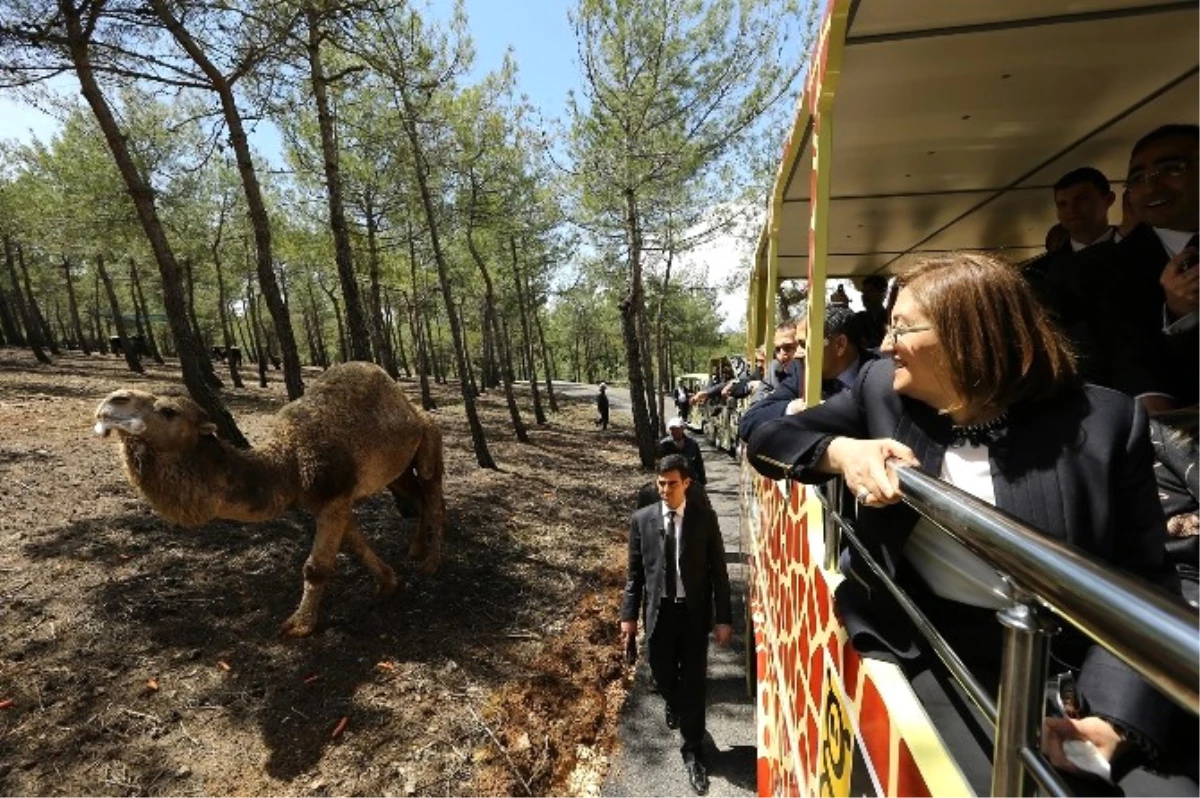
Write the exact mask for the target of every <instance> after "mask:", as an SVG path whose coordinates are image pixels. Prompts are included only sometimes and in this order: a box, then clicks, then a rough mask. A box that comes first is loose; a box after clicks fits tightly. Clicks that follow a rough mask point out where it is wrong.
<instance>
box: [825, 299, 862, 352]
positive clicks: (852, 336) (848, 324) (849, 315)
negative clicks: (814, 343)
mask: <svg viewBox="0 0 1200 798" xmlns="http://www.w3.org/2000/svg"><path fill="white" fill-rule="evenodd" d="M858 327H859V325H858V314H857V313H855V312H854V311H853V310H851V309H850V308H848V307H845V306H844V305H827V306H826V307H825V338H826V340H828V339H830V338H832V337H833V336H835V335H844V336H846V339H847V340H849V341H850V343H852V344H854V345H855V346H858V341H859V329H858Z"/></svg>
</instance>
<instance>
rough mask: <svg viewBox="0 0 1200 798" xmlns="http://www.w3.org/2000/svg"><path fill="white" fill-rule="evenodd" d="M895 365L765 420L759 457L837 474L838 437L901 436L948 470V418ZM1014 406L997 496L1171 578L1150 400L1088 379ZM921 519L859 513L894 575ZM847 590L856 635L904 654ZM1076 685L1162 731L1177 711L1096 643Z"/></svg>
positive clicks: (1111, 712) (806, 474)
mask: <svg viewBox="0 0 1200 798" xmlns="http://www.w3.org/2000/svg"><path fill="white" fill-rule="evenodd" d="M894 373H895V366H894V365H893V363H892V361H890V360H877V361H874V362H872V363H867V364H866V365H865V366H864V368H863V370H862V371H861V372H860V373H859V375H858V380H857V381H856V383H855V387H854V389H853V390H851V391H846V392H843V393H840V394H838V395H837V396H834V397H832V398H831V399H829V400H828V401H826V402H824V403H823V404H821V405H818V406H816V407H813V408H810V409H809V410H806V411H804V412H803V413H800V414H798V415H795V416H785V417H783V418H781V419H779V420H777V421H773V422H770V423H768V424H765V425H763V427H762V428H760V429H759V430H757V431H756V432H755V434H754V435H753V436H752V437H751V438H750V441H749V445H748V456H749V461H750V463H751V464H752V465H753V466H754V468H755V469H757V470H758V471H759V472H761V473H763V474H765V475H767V476H770V477H772V478H774V479H780V478H783V477H784V476H785V475H786V473H788V472H790V473H791V474H793V475H794V476H797V477H798V478H799V479H800V480H801V481H804V482H812V483H816V482H821V481H824V480H827V479H829V478H830V476H829V475H828V474H823V473H819V472H817V471H816V470H815V469H814V466H815V465H816V461H817V460H818V459H819V457H820V455H821V454H822V453H823V452H824V448H825V444H826V443H827V441H828V440H830V439H831V438H832V437H834V436H846V437H851V438H859V439H866V438H894V439H895V440H898V441H899V442H901V443H903V444H905V445H906V446H908V447H909V448H911V449H912V450H913V452H914V453H915V454H916V456H917V458H918V459H919V460H920V461H921V467H922V470H924V471H926V472H927V473H931V474H934V475H938V474H940V473H941V468H942V460H943V458H944V456H945V453H946V448H947V446H948V445H949V443H950V432H951V424H950V421H949V419H948V418H947V417H946V416H943V415H939V414H938V413H937V411H936V410H934V409H933V408H931V407H929V406H928V405H926V404H924V403H922V402H919V401H917V400H915V399H911V398H909V397H905V396H900V395H899V394H897V393H896V392H895V391H894V390H893V389H892V377H893V374H894ZM1009 417H1010V421H1009V424H1008V429H1007V432H1006V433H1005V434H1004V435H1003V437H1002V438H1001V439H999V440H998V441H997V442H996V443H995V444H993V445H992V446H991V447H989V455H990V458H989V459H990V462H991V469H992V482H993V487H994V489H995V495H996V506H997V507H998V508H999V509H1001V510H1003V511H1005V512H1007V513H1009V514H1011V515H1013V516H1015V517H1017V518H1019V519H1020V520H1022V521H1024V522H1025V523H1027V524H1030V525H1031V526H1034V527H1036V528H1038V529H1040V530H1041V531H1043V532H1044V533H1046V534H1047V535H1049V536H1050V537H1053V538H1056V539H1058V540H1062V541H1065V542H1067V543H1071V544H1073V545H1076V546H1078V547H1080V548H1081V549H1084V550H1086V551H1089V552H1091V553H1092V554H1094V555H1097V556H1099V557H1100V558H1102V559H1104V560H1106V561H1107V562H1109V563H1110V564H1112V565H1114V566H1117V567H1120V568H1125V569H1127V570H1129V571H1132V572H1134V573H1136V574H1138V575H1140V576H1142V577H1144V578H1146V579H1148V580H1150V581H1153V582H1155V583H1157V584H1160V585H1162V586H1164V587H1167V588H1168V589H1170V588H1172V587H1174V586H1175V584H1176V583H1175V580H1174V576H1173V574H1172V573H1171V569H1170V568H1169V567H1167V566H1166V565H1165V563H1164V556H1163V552H1164V544H1165V542H1166V526H1165V521H1164V519H1163V513H1162V508H1161V507H1160V506H1159V503H1158V496H1157V493H1156V489H1155V484H1154V473H1153V449H1152V448H1151V445H1150V438H1149V435H1148V427H1147V417H1146V414H1145V411H1144V410H1142V408H1141V405H1140V404H1138V403H1136V402H1134V401H1133V400H1132V399H1131V398H1129V397H1128V396H1125V395H1123V394H1120V393H1118V392H1116V391H1111V390H1106V389H1104V388H1099V387H1095V386H1087V387H1085V388H1083V389H1081V390H1077V391H1070V392H1068V393H1066V394H1064V395H1063V396H1061V397H1059V398H1057V399H1054V400H1052V401H1047V402H1042V403H1039V404H1036V405H1029V406H1015V407H1013V408H1010V411H1009ZM780 463H782V464H785V465H784V466H783V467H781V466H780V465H778V464H780ZM917 520H918V515H917V513H916V512H915V511H914V510H912V509H911V508H910V507H908V506H907V505H903V504H897V505H891V506H888V507H882V508H874V509H871V508H863V509H861V510H860V512H859V516H858V525H857V526H858V531H859V538H860V540H862V542H863V543H864V544H865V545H866V547H867V548H868V549H869V550H870V551H871V553H872V555H873V556H874V558H875V559H876V561H877V562H879V563H880V565H882V566H883V567H884V568H885V569H886V570H887V571H888V572H889V574H891V575H895V574H896V572H897V567H898V565H899V560H900V556H901V552H902V550H903V548H904V544H905V542H906V540H907V538H908V535H909V533H910V532H911V531H912V529H913V526H914V525H915V524H916V521H917ZM848 559H849V562H848V563H847V569H848V571H849V575H850V576H852V577H853V579H854V580H857V582H858V583H859V584H860V585H861V584H867V585H869V584H870V583H871V582H872V581H873V580H872V578H871V575H870V571H869V569H868V568H867V567H866V566H865V564H863V563H861V562H860V561H859V558H858V557H857V553H856V552H854V551H853V550H851V557H849V558H848ZM851 582H852V580H846V582H844V583H843V585H846V584H848V583H851ZM872 594H873V595H874V596H875V597H876V598H880V597H882V596H883V595H884V592H883V591H882V590H877V591H870V592H869V593H868V598H870V595H872ZM838 599H839V612H841V613H842V616H843V620H844V621H845V623H846V626H847V629H848V630H849V631H850V633H851V635H852V636H853V637H854V639H855V644H856V645H859V646H863V647H865V648H868V649H869V648H870V647H871V640H872V638H873V639H874V640H875V641H878V643H881V644H882V645H883V646H884V647H885V648H886V649H890V650H891V651H892V652H894V653H897V654H900V655H902V656H903V652H904V650H905V648H906V647H907V646H908V644H909V642H910V641H905V640H899V641H897V640H892V639H889V632H890V629H889V628H887V627H886V626H884V625H882V624H877V623H876V622H875V619H874V617H873V616H874V615H875V614H876V612H875V607H873V606H871V604H870V603H866V604H864V605H863V606H847V605H844V604H843V603H842V601H841V600H842V591H841V588H839V592H838ZM982 633H985V632H984V631H983V630H981V634H982ZM988 633H990V632H988ZM996 634H999V629H998V626H997V628H996ZM950 642H951V645H955V646H958V645H963V644H964V643H965V644H966V645H970V644H971V643H970V641H962V640H959V641H955V640H951V641H950ZM1079 689H1080V692H1081V694H1083V695H1084V696H1085V697H1086V698H1087V700H1088V701H1089V703H1090V707H1091V710H1092V712H1094V713H1095V714H1100V715H1105V716H1107V717H1111V718H1114V719H1117V720H1119V721H1122V722H1123V723H1125V724H1126V725H1128V726H1131V727H1133V728H1136V729H1138V730H1139V731H1141V732H1142V733H1143V734H1145V735H1147V736H1148V737H1150V738H1151V739H1152V740H1155V741H1156V742H1160V741H1161V736H1162V732H1163V729H1164V728H1165V725H1166V723H1167V721H1168V719H1169V717H1170V715H1171V712H1172V709H1171V704H1170V702H1169V701H1168V700H1167V699H1165V698H1164V697H1162V696H1161V695H1160V694H1158V693H1157V692H1156V691H1155V690H1154V689H1153V688H1152V687H1150V686H1149V685H1148V684H1146V683H1145V682H1144V681H1142V680H1141V678H1140V677H1138V676H1137V675H1136V674H1135V673H1134V672H1133V671H1132V670H1130V669H1129V668H1127V667H1126V666H1125V665H1123V664H1122V663H1120V662H1119V661H1118V660H1116V658H1114V657H1112V656H1111V655H1109V654H1108V653H1107V652H1105V651H1103V650H1102V649H1100V647H1099V646H1092V647H1091V649H1090V650H1089V651H1088V654H1087V661H1086V662H1085V664H1084V666H1083V671H1082V673H1081V676H1080V682H1079Z"/></svg>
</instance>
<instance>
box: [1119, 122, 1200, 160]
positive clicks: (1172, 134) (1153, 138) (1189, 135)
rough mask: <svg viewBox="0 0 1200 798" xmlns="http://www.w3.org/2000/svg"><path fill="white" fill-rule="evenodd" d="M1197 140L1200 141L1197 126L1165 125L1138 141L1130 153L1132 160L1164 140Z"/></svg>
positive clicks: (1199, 127) (1199, 129) (1199, 132)
mask: <svg viewBox="0 0 1200 798" xmlns="http://www.w3.org/2000/svg"><path fill="white" fill-rule="evenodd" d="M1175 138H1180V139H1196V140H1197V141H1200V126H1197V125H1180V124H1175V125H1163V126H1162V127H1156V128H1155V129H1154V130H1151V131H1150V132H1149V133H1147V134H1146V135H1144V136H1142V137H1141V138H1140V139H1138V141H1137V144H1134V145H1133V150H1132V151H1131V152H1130V153H1129V157H1130V158H1132V157H1134V156H1135V155H1137V154H1138V153H1139V152H1141V151H1142V150H1144V149H1146V148H1147V147H1149V146H1150V145H1151V144H1157V143H1158V142H1160V141H1162V140H1163V139H1175Z"/></svg>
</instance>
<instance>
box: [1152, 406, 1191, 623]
mask: <svg viewBox="0 0 1200 798" xmlns="http://www.w3.org/2000/svg"><path fill="white" fill-rule="evenodd" d="M1196 413H1197V409H1196V407H1194V406H1193V407H1191V408H1188V410H1186V411H1178V412H1177V413H1173V414H1170V415H1169V416H1168V415H1163V416H1160V417H1158V418H1152V419H1150V442H1151V443H1153V444H1154V461H1155V462H1154V479H1155V482H1156V483H1157V485H1158V499H1159V501H1160V502H1161V503H1162V508H1163V513H1164V514H1165V515H1166V516H1167V535H1168V536H1169V539H1168V540H1167V561H1168V562H1170V563H1172V564H1173V565H1174V566H1175V570H1176V572H1177V573H1178V574H1179V579H1180V582H1181V586H1182V588H1183V597H1184V598H1185V599H1187V602H1188V603H1189V604H1191V605H1192V606H1193V607H1196V606H1200V585H1198V583H1200V514H1198V513H1200V474H1198V473H1197V472H1200V467H1197V459H1198V457H1200V454H1198V450H1197V444H1196V428H1197V414H1196Z"/></svg>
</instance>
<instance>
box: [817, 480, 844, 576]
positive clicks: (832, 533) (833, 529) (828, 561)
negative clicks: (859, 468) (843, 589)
mask: <svg viewBox="0 0 1200 798" xmlns="http://www.w3.org/2000/svg"><path fill="white" fill-rule="evenodd" d="M821 490H822V491H824V492H825V570H826V571H829V572H830V573H836V572H837V568H838V553H839V551H840V550H841V547H842V528H841V527H840V526H838V524H837V521H836V520H834V517H833V514H834V513H837V514H838V515H841V514H842V480H841V479H840V478H838V479H831V480H829V481H828V482H826V483H825V484H824V485H823V486H822V487H821Z"/></svg>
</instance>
